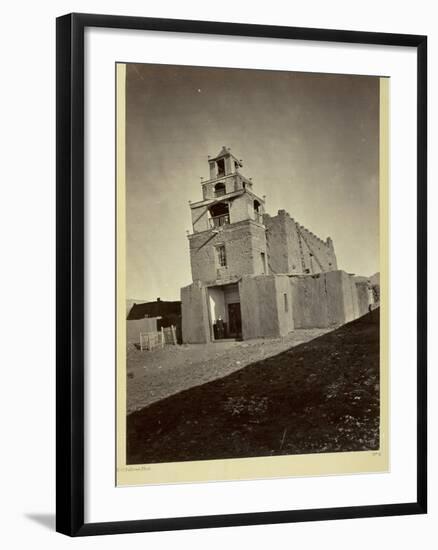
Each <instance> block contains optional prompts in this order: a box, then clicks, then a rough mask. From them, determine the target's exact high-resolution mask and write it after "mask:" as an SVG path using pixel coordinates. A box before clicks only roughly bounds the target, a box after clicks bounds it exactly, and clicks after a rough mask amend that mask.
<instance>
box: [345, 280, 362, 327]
mask: <svg viewBox="0 0 438 550" xmlns="http://www.w3.org/2000/svg"><path fill="white" fill-rule="evenodd" d="M341 273H343V274H344V275H345V276H343V277H342V287H343V295H344V312H345V321H344V323H348V322H349V321H353V319H357V318H358V317H359V302H358V297H357V290H356V283H355V281H354V277H351V276H349V275H348V274H347V273H345V272H344V271H342V272H341Z"/></svg>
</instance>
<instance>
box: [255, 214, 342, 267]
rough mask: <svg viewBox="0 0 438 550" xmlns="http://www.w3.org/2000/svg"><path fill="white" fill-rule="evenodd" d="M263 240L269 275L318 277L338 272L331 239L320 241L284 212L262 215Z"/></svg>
mask: <svg viewBox="0 0 438 550" xmlns="http://www.w3.org/2000/svg"><path fill="white" fill-rule="evenodd" d="M263 219H264V223H265V226H266V228H267V232H266V240H267V248H268V256H269V266H270V269H271V273H293V274H295V273H297V274H298V273H305V272H306V270H308V272H309V273H320V272H321V271H332V270H336V269H337V262H336V255H335V252H334V248H333V243H332V241H331V239H330V238H328V239H327V241H323V240H322V239H320V238H319V237H318V236H316V235H314V234H313V233H311V232H310V231H309V230H308V229H306V228H305V227H303V226H300V225H299V224H298V223H297V222H296V221H295V220H294V219H293V218H291V217H290V215H289V214H288V213H287V212H286V211H285V210H279V211H278V215H277V216H269V215H268V214H265V215H264V217H263Z"/></svg>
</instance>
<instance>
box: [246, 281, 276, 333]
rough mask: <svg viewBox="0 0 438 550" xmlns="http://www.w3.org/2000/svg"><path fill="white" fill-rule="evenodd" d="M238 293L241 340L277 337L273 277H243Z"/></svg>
mask: <svg viewBox="0 0 438 550" xmlns="http://www.w3.org/2000/svg"><path fill="white" fill-rule="evenodd" d="M239 292H240V307H241V314H242V337H243V339H244V340H246V339H250V338H263V337H275V336H278V333H279V323H278V312H277V302H276V299H275V278H274V276H272V275H267V276H265V275H261V276H244V277H242V280H241V281H240V283H239Z"/></svg>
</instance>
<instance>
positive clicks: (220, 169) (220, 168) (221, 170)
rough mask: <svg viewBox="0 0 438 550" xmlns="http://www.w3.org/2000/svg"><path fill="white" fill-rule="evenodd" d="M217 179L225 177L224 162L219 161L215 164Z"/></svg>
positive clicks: (222, 160)
mask: <svg viewBox="0 0 438 550" xmlns="http://www.w3.org/2000/svg"><path fill="white" fill-rule="evenodd" d="M216 165H217V175H218V177H221V176H225V160H224V159H220V160H218V161H217V162H216Z"/></svg>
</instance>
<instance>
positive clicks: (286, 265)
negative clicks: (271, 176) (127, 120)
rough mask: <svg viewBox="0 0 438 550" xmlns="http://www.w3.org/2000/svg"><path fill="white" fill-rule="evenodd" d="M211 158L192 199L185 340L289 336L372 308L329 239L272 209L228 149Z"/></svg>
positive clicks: (184, 302) (184, 291)
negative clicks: (206, 176)
mask: <svg viewBox="0 0 438 550" xmlns="http://www.w3.org/2000/svg"><path fill="white" fill-rule="evenodd" d="M208 163H209V171H210V177H209V179H208V180H203V181H202V182H201V185H202V200H200V201H198V202H190V209H191V216H192V233H190V234H189V235H188V240H189V250H190V264H191V271H192V280H193V282H192V283H191V284H190V285H188V286H186V287H183V288H182V289H181V312H182V340H183V342H186V343H203V342H210V341H214V340H218V339H223V338H243V339H249V338H259V337H276V336H284V335H286V334H287V333H288V332H291V331H292V330H294V328H316V327H328V326H334V325H340V324H343V323H345V322H348V321H350V320H352V319H355V318H357V317H359V316H360V315H363V314H364V313H366V312H367V311H368V303H367V304H366V305H365V302H366V300H365V299H364V298H363V295H362V294H361V293H360V292H358V288H357V285H356V281H355V277H354V276H352V275H349V274H347V273H346V272H344V271H341V270H338V266H337V260H336V254H335V250H334V245H333V241H332V239H331V238H330V237H327V238H326V239H325V240H323V239H321V238H319V237H318V236H317V235H315V234H313V233H312V232H311V231H309V230H308V229H306V228H305V227H304V226H303V225H300V224H299V223H298V222H297V221H295V220H294V219H293V218H292V217H291V216H290V215H289V214H288V213H287V212H286V211H285V210H279V211H278V213H277V215H276V216H270V215H269V214H268V213H266V212H265V198H264V197H259V196H258V195H256V194H255V192H254V190H253V183H252V181H251V179H248V178H246V177H245V176H244V175H243V174H242V173H241V169H242V168H243V163H242V160H240V159H237V157H235V156H234V155H233V154H232V153H231V150H230V149H229V148H226V147H225V146H224V147H223V148H222V150H221V151H220V152H219V154H218V155H217V156H216V157H214V158H209V159H208ZM360 296H361V298H360Z"/></svg>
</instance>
